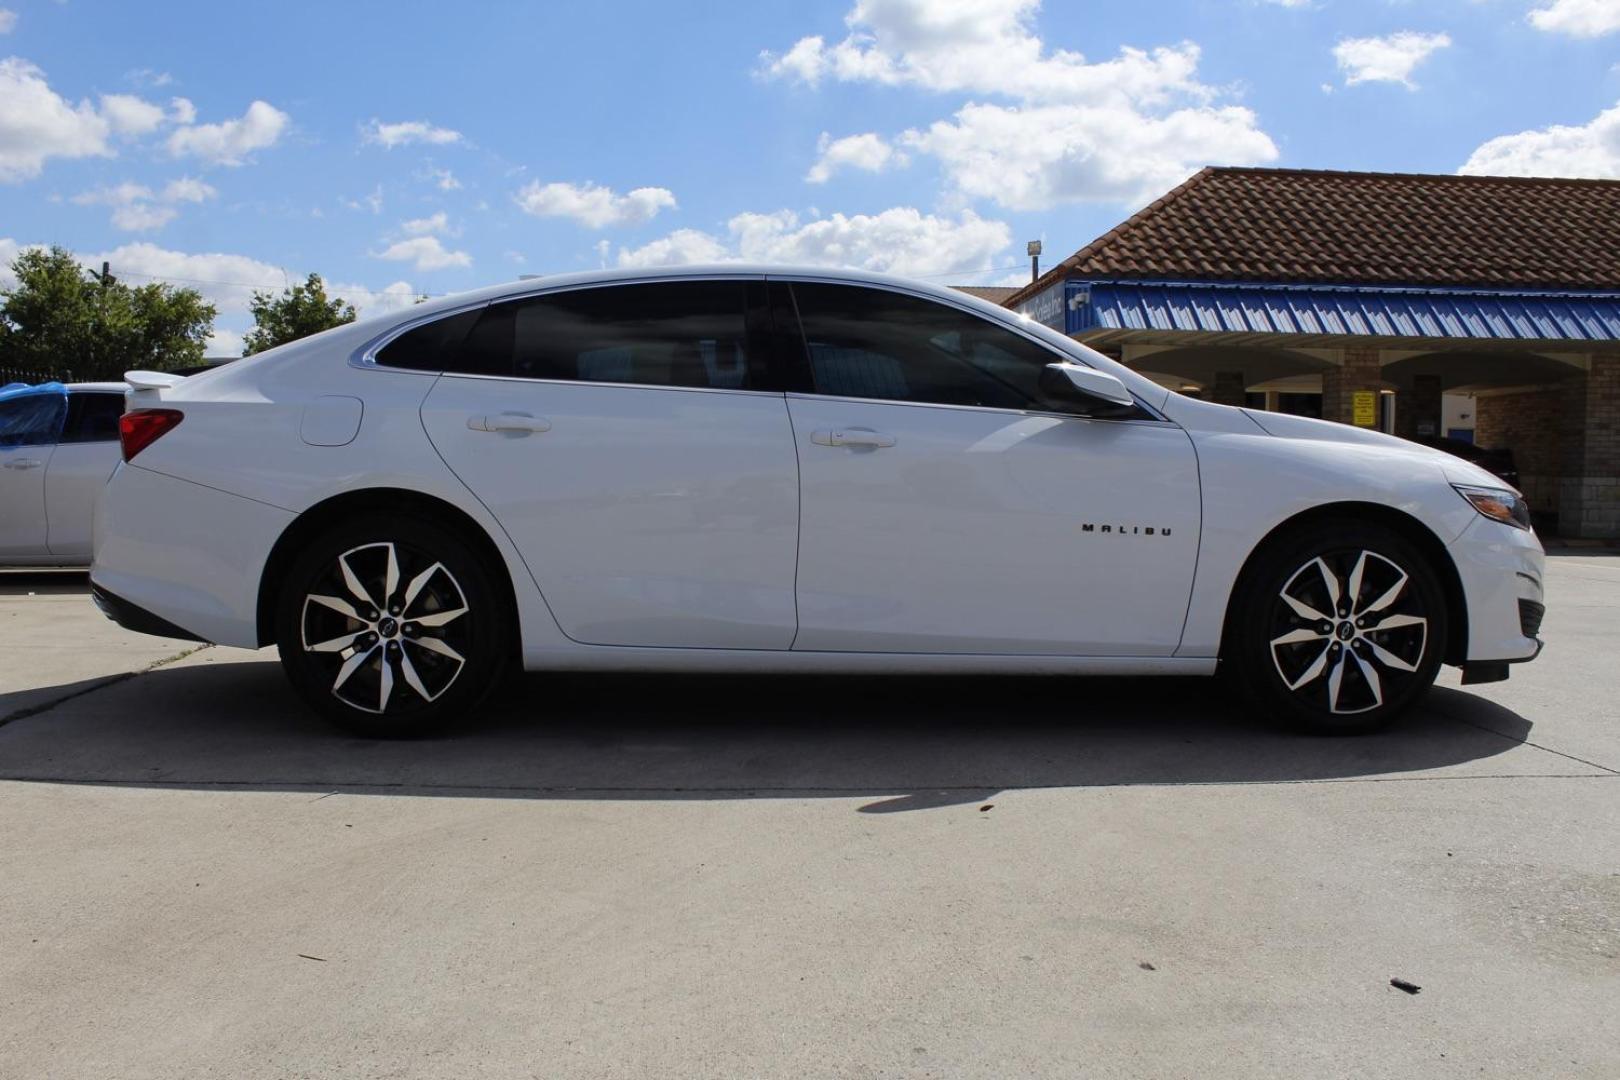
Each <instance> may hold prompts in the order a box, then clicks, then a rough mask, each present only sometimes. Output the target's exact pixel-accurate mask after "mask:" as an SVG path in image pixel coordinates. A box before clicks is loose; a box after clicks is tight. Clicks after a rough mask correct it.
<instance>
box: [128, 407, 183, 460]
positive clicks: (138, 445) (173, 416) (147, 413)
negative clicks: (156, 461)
mask: <svg viewBox="0 0 1620 1080" xmlns="http://www.w3.org/2000/svg"><path fill="white" fill-rule="evenodd" d="M185 418H186V414H185V413H183V412H181V411H180V410H179V409H136V410H135V411H134V412H127V413H125V414H124V415H123V416H120V417H119V418H118V443H119V445H120V446H122V447H123V448H124V460H125V461H134V460H135V455H136V454H138V453H140V452H141V451H142V450H145V449H146V448H147V447H148V446H151V445H152V444H153V443H155V442H157V440H158V438H159V437H160V436H162V435H165V434H167V433H168V432H170V431H173V430H174V429H175V428H177V427H179V426H180V421H182V420H184V419H185Z"/></svg>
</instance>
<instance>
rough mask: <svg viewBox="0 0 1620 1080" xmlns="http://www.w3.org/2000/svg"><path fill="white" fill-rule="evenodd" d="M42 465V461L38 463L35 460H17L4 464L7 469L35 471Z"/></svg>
mask: <svg viewBox="0 0 1620 1080" xmlns="http://www.w3.org/2000/svg"><path fill="white" fill-rule="evenodd" d="M43 464H45V463H44V462H43V461H38V460H36V459H34V458H18V459H17V460H15V461H8V462H6V468H8V469H37V468H39V467H40V466H41V465H43Z"/></svg>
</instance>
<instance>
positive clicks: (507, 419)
mask: <svg viewBox="0 0 1620 1080" xmlns="http://www.w3.org/2000/svg"><path fill="white" fill-rule="evenodd" d="M467 427H468V428H469V429H471V430H473V431H516V432H521V433H524V434H527V433H529V432H533V431H550V430H551V421H550V420H547V419H546V418H545V417H543V416H530V415H529V414H528V413H510V412H503V413H495V414H493V415H491V416H469V417H467Z"/></svg>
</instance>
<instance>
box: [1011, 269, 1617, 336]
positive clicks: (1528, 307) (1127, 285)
mask: <svg viewBox="0 0 1620 1080" xmlns="http://www.w3.org/2000/svg"><path fill="white" fill-rule="evenodd" d="M1052 299H1054V300H1055V299H1056V298H1055V297H1053V298H1052ZM1056 307H1057V305H1056V304H1052V303H1049V304H1048V306H1047V310H1046V312H1042V313H1041V314H1038V315H1037V316H1036V317H1041V315H1042V314H1047V312H1050V313H1051V314H1052V315H1055V314H1056V311H1053V310H1052V309H1053V308H1056ZM1061 311H1062V314H1063V317H1064V320H1063V321H1064V324H1065V325H1064V330H1065V332H1066V333H1070V334H1076V333H1086V332H1091V333H1090V334H1088V336H1092V335H1096V334H1097V332H1099V331H1100V332H1102V334H1103V335H1106V336H1120V335H1119V334H1112V333H1109V332H1110V331H1113V332H1120V334H1123V332H1128V331H1170V332H1182V333H1197V334H1226V335H1242V336H1245V337H1247V336H1251V335H1273V334H1276V335H1282V334H1286V335H1298V336H1305V337H1314V338H1328V337H1334V338H1343V337H1365V338H1386V339H1399V338H1411V339H1414V340H1435V339H1449V340H1454V341H1478V342H1481V343H1486V342H1497V343H1505V342H1531V341H1534V342H1548V341H1555V342H1570V343H1575V344H1576V345H1577V346H1578V345H1580V344H1590V343H1597V342H1607V343H1614V342H1620V294H1614V293H1608V294H1594V293H1569V292H1507V291H1501V292H1498V291H1484V290H1445V289H1359V288H1343V287H1326V286H1243V285H1212V284H1187V283H1175V282H1141V281H1129V282H1125V281H1099V282H1084V281H1069V282H1065V283H1064V292H1063V300H1062V308H1061ZM1032 314H1033V312H1032ZM1042 321H1049V322H1055V319H1043V320H1042Z"/></svg>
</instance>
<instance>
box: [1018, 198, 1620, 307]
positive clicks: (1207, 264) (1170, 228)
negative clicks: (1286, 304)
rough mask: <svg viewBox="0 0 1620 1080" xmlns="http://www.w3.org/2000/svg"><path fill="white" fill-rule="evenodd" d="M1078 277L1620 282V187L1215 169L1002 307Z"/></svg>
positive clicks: (1535, 284) (1573, 285)
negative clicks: (1069, 278)
mask: <svg viewBox="0 0 1620 1080" xmlns="http://www.w3.org/2000/svg"><path fill="white" fill-rule="evenodd" d="M1068 277H1082V278H1092V279H1098V280H1103V279H1111V278H1127V279H1128V278H1142V279H1152V280H1177V281H1255V282H1275V283H1301V284H1304V283H1310V284H1355V285H1360V284H1377V285H1419V286H1423V285H1430V286H1475V287H1483V288H1570V289H1620V181H1616V180H1559V179H1532V178H1519V177H1499V176H1424V175H1415V174H1396V173H1353V172H1323V171H1316V170H1307V169H1226V168H1210V169H1205V170H1203V171H1202V172H1200V173H1198V174H1197V175H1195V176H1194V177H1192V179H1190V180H1188V181H1187V182H1186V183H1184V184H1182V185H1181V186H1180V187H1178V188H1176V189H1174V190H1173V191H1171V192H1169V193H1168V194H1167V195H1165V196H1164V197H1163V198H1161V199H1159V200H1158V201H1157V202H1154V203H1152V204H1151V205H1149V206H1147V207H1145V208H1144V209H1142V210H1140V211H1139V212H1137V213H1136V214H1135V215H1133V216H1132V217H1131V218H1129V219H1128V220H1126V221H1125V222H1123V223H1122V224H1120V225H1119V226H1118V227H1116V228H1114V229H1112V230H1110V231H1109V232H1107V233H1104V234H1103V235H1102V236H1100V237H1098V238H1097V239H1096V240H1094V241H1092V242H1091V243H1090V244H1088V245H1086V246H1085V247H1083V248H1081V249H1080V250H1079V251H1078V252H1076V253H1075V254H1074V255H1072V256H1070V257H1069V258H1067V259H1065V260H1063V261H1062V262H1061V263H1059V264H1058V265H1057V266H1055V267H1053V268H1052V269H1051V270H1050V271H1048V272H1047V273H1045V274H1043V275H1042V276H1041V279H1040V280H1039V281H1037V282H1035V283H1034V284H1033V285H1030V286H1026V287H1024V288H1022V289H1019V290H1018V291H1017V292H1016V293H1014V294H1013V295H1012V296H1010V297H1007V298H1006V299H1004V300H1003V301H1002V303H1005V304H1007V305H1008V306H1012V305H1015V304H1018V303H1021V302H1022V301H1023V300H1024V299H1026V298H1027V297H1029V296H1030V295H1033V294H1034V293H1036V292H1039V291H1040V290H1042V289H1044V288H1046V286H1048V285H1050V284H1052V283H1053V282H1055V281H1059V280H1062V279H1064V278H1068Z"/></svg>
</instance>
